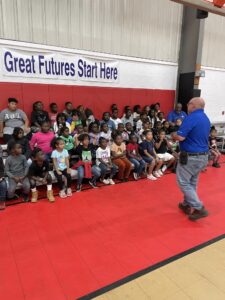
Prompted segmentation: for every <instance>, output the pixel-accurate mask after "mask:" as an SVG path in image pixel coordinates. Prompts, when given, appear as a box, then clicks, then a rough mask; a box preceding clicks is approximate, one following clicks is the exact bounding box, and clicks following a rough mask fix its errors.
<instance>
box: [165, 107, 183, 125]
mask: <svg viewBox="0 0 225 300" xmlns="http://www.w3.org/2000/svg"><path fill="white" fill-rule="evenodd" d="M186 117H187V114H186V112H184V111H182V104H181V103H177V104H176V106H175V109H174V110H173V111H171V112H170V113H169V114H168V118H167V119H168V121H169V122H170V125H172V126H174V125H175V123H176V120H177V119H181V120H184V119H185V118H186Z"/></svg>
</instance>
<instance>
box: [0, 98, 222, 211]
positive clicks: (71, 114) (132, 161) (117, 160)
mask: <svg viewBox="0 0 225 300" xmlns="http://www.w3.org/2000/svg"><path fill="white" fill-rule="evenodd" d="M159 108H160V106H159V105H158V104H157V106H155V109H153V108H150V107H149V106H145V107H144V109H143V110H142V111H141V108H140V106H139V105H136V106H135V108H134V112H133V113H132V111H131V108H130V107H129V106H127V107H126V108H125V112H124V115H123V116H122V118H121V119H120V118H119V117H118V108H117V106H116V105H115V104H114V105H113V106H112V112H111V113H109V112H105V113H103V117H102V120H101V121H98V120H97V119H96V118H95V117H94V115H93V113H92V112H91V110H90V109H86V110H84V108H83V107H82V106H79V107H78V108H77V109H73V108H72V104H71V103H69V102H68V103H66V108H65V110H64V112H63V113H57V105H56V104H55V103H53V104H51V105H50V109H51V114H50V115H48V113H47V112H45V111H44V110H43V104H42V103H41V102H40V101H39V102H36V103H35V105H34V112H33V113H32V126H33V127H34V129H33V130H32V134H31V135H28V136H24V132H23V129H22V128H14V131H13V135H12V137H11V139H10V140H9V142H8V153H9V156H8V157H7V159H6V161H5V164H4V163H3V159H2V154H1V151H2V149H1V148H0V209H4V207H5V202H4V201H5V199H6V190H7V185H6V179H5V178H6V177H8V179H7V180H8V193H7V197H8V198H9V199H12V198H15V197H16V194H15V191H16V187H17V184H20V185H21V186H22V189H23V195H24V201H25V202H27V201H29V192H30V190H31V195H32V197H31V202H36V201H37V199H38V191H37V185H39V184H42V185H46V189H47V198H48V199H49V201H50V202H54V201H55V198H54V195H53V190H52V180H53V179H52V176H51V173H50V172H49V171H50V170H51V168H52V166H53V170H54V175H55V178H56V180H57V182H58V187H59V196H60V197H61V198H66V197H70V196H72V188H71V185H72V178H71V170H72V169H75V170H77V181H76V191H77V192H80V191H81V189H82V183H83V179H84V178H86V179H88V180H89V181H88V182H89V184H90V185H91V186H92V187H93V188H97V181H98V180H100V181H101V182H102V183H104V184H106V185H114V184H115V182H114V180H113V178H114V177H115V176H117V179H118V180H119V181H123V182H127V181H128V180H129V177H130V173H131V170H132V168H133V177H134V179H135V180H138V179H139V178H140V177H141V176H143V175H146V176H147V179H149V180H153V181H155V180H157V179H158V178H160V177H161V176H163V174H164V172H165V171H166V169H167V168H169V167H171V168H172V170H174V171H175V168H176V163H177V159H178V156H179V144H178V142H177V141H176V140H175V139H174V133H175V132H176V131H177V130H178V129H179V126H180V125H181V123H182V119H179V118H178V119H177V120H176V121H175V123H173V124H171V123H170V122H169V121H167V120H165V118H164V114H163V113H162V112H160V110H159ZM215 134H216V133H215V130H213V129H212V130H211V135H210V140H209V141H210V149H211V152H212V155H213V157H214V158H213V159H214V161H213V166H215V167H218V166H219V157H220V153H219V151H218V149H217V147H216V141H215Z"/></svg>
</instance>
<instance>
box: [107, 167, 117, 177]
mask: <svg viewBox="0 0 225 300" xmlns="http://www.w3.org/2000/svg"><path fill="white" fill-rule="evenodd" d="M117 172H118V167H117V166H116V165H115V164H112V169H111V173H110V176H109V178H110V179H112V178H113V177H114V176H115V175H116V173H117Z"/></svg>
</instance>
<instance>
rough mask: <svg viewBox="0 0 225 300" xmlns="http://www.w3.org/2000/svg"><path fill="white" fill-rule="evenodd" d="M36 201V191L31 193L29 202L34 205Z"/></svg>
mask: <svg viewBox="0 0 225 300" xmlns="http://www.w3.org/2000/svg"><path fill="white" fill-rule="evenodd" d="M37 200H38V191H35V192H31V202H32V203H35V202H37Z"/></svg>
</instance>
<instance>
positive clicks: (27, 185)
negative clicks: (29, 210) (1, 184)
mask: <svg viewBox="0 0 225 300" xmlns="http://www.w3.org/2000/svg"><path fill="white" fill-rule="evenodd" d="M22 186H23V198H24V201H25V202H28V201H30V200H29V197H28V195H29V193H30V181H29V179H28V178H27V177H25V178H24V180H23V182H22Z"/></svg>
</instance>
